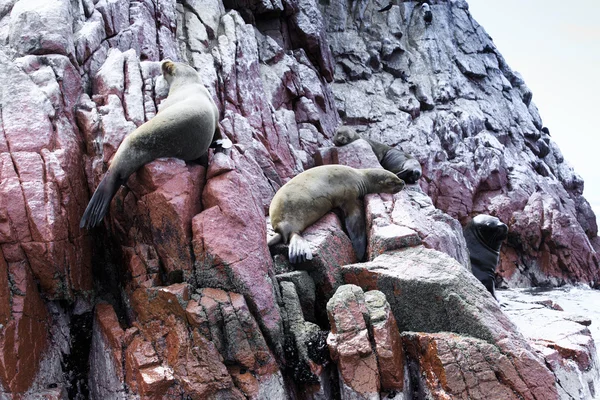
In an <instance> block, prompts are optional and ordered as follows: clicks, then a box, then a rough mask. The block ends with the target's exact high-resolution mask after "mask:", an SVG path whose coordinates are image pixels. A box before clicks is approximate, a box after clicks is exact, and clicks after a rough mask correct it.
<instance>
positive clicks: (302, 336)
mask: <svg viewBox="0 0 600 400" xmlns="http://www.w3.org/2000/svg"><path fill="white" fill-rule="evenodd" d="M279 285H280V288H281V300H282V303H283V309H285V317H284V327H285V332H286V345H285V350H286V352H285V356H286V364H287V365H286V367H287V370H288V371H289V374H290V375H291V377H292V378H293V380H294V383H295V384H296V387H297V388H298V389H297V390H298V392H299V393H300V397H301V398H304V399H315V400H316V399H322V398H323V399H326V398H331V397H332V393H331V386H330V382H329V368H328V367H327V363H328V360H319V359H315V357H313V355H312V353H311V351H313V352H314V349H315V347H316V346H317V343H315V342H316V341H318V340H319V338H320V336H321V329H320V328H319V326H318V325H316V324H314V323H312V322H308V321H305V319H304V316H303V313H302V309H301V306H300V301H301V300H300V298H299V297H298V293H297V290H296V286H295V285H294V284H293V283H292V282H286V281H281V282H280V283H279Z"/></svg>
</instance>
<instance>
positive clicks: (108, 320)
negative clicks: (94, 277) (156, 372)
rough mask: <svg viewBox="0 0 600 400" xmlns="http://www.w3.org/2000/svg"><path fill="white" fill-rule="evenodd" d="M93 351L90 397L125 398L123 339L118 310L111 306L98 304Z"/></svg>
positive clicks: (91, 357)
mask: <svg viewBox="0 0 600 400" xmlns="http://www.w3.org/2000/svg"><path fill="white" fill-rule="evenodd" d="M93 325H94V326H93V334H92V347H91V350H90V394H91V396H92V398H115V399H125V398H126V395H125V386H124V381H125V379H124V373H125V371H123V360H122V357H123V351H122V347H123V337H124V336H125V331H123V328H121V325H120V324H119V320H118V317H117V314H116V313H115V310H114V309H113V307H112V306H111V305H110V304H106V303H101V304H98V305H96V310H95V312H94V323H93Z"/></svg>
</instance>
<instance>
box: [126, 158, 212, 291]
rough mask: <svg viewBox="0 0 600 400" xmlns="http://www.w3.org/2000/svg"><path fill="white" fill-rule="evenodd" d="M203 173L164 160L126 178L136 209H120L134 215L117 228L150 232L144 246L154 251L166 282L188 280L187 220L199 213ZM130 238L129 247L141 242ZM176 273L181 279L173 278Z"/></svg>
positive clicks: (188, 222) (195, 168)
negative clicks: (129, 182)
mask: <svg viewBox="0 0 600 400" xmlns="http://www.w3.org/2000/svg"><path fill="white" fill-rule="evenodd" d="M204 172H205V169H204V167H202V166H199V165H193V164H190V165H186V164H185V163H184V162H183V161H181V160H176V159H166V160H156V161H154V162H152V163H150V164H147V165H145V166H144V167H142V168H141V169H140V171H138V173H137V174H135V176H132V177H131V178H130V181H131V187H132V193H133V195H134V196H135V197H136V198H137V199H138V200H137V202H136V208H134V209H132V210H129V209H124V210H123V211H125V212H127V211H129V212H132V213H134V215H132V216H130V217H129V218H128V221H123V223H122V224H121V225H122V226H127V225H129V224H130V223H131V222H133V223H134V226H136V225H137V226H139V228H140V230H143V231H144V232H149V233H150V235H151V236H150V241H149V243H148V244H151V245H153V247H154V248H155V249H156V253H157V255H158V257H159V260H160V261H161V263H162V264H163V266H164V268H165V270H166V273H167V279H168V280H176V279H183V280H184V281H189V280H190V279H191V278H192V254H191V239H192V228H191V220H192V218H193V216H194V215H196V214H197V213H199V212H200V211H201V210H202V205H201V203H200V198H201V193H202V189H203V186H204ZM125 201H127V199H125ZM138 216H139V217H138ZM136 217H137V218H136ZM132 220H133V221H132ZM130 221H131V222H130ZM132 236H133V237H130V239H129V240H130V241H131V243H132V244H136V243H139V242H140V241H142V240H144V239H145V238H144V236H142V237H141V238H140V237H138V235H132ZM140 239H142V240H140ZM178 274H181V275H182V277H181V278H176V276H177V275H178Z"/></svg>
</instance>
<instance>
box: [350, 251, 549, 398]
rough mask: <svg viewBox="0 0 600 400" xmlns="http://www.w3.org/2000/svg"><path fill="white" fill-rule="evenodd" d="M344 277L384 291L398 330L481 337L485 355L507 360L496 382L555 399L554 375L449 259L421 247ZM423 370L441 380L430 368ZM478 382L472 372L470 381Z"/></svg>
mask: <svg viewBox="0 0 600 400" xmlns="http://www.w3.org/2000/svg"><path fill="white" fill-rule="evenodd" d="M342 274H343V277H344V280H345V282H346V283H349V284H357V285H360V286H361V287H362V288H363V289H365V290H367V289H368V290H373V289H377V290H380V291H382V292H383V293H384V294H385V295H386V298H387V299H388V301H389V303H390V306H391V309H392V311H393V313H394V316H395V318H396V321H398V326H399V328H400V330H401V331H415V332H440V331H445V332H447V331H451V332H456V333H460V334H463V335H469V336H472V337H476V338H479V339H481V340H483V341H485V342H486V346H490V348H489V349H488V350H485V351H484V352H483V353H484V354H487V353H488V352H489V351H492V350H493V349H492V348H495V349H496V350H493V351H497V352H501V353H502V354H504V355H505V357H504V358H500V359H499V360H498V363H497V364H496V366H497V368H498V370H500V371H506V372H505V373H506V375H503V378H502V379H501V380H500V382H506V381H509V382H511V383H510V385H509V386H510V388H511V390H513V391H515V392H517V393H519V394H520V395H521V396H523V397H524V398H531V399H533V398H537V399H542V398H544V399H545V398H548V399H551V398H557V397H558V394H557V391H556V387H555V384H554V375H553V374H552V372H551V371H550V370H548V368H547V367H546V366H545V365H544V363H543V361H542V360H541V359H540V358H539V356H537V355H535V353H534V351H533V349H532V347H531V345H530V344H529V343H528V342H527V341H526V340H525V339H524V337H523V336H522V335H521V334H520V333H519V332H518V330H517V329H516V327H515V325H514V324H513V323H512V322H511V321H510V320H509V319H508V317H507V316H506V315H505V314H504V313H502V311H501V310H500V307H499V305H498V303H497V302H496V301H495V300H494V299H493V298H492V297H491V296H490V295H489V293H487V292H486V290H485V288H484V287H483V286H482V285H480V284H479V281H477V280H476V279H475V277H474V276H473V275H472V274H471V273H470V272H469V271H467V270H466V269H465V268H464V267H462V266H461V265H460V264H458V263H457V262H456V261H455V260H454V259H452V258H451V257H449V256H447V255H445V254H443V253H440V252H438V251H435V250H429V249H425V248H423V247H421V246H419V247H413V248H406V249H403V250H399V251H396V252H393V253H385V254H382V255H380V256H379V257H377V258H376V259H375V260H373V261H371V262H368V263H364V264H354V265H347V266H344V267H342ZM424 315H426V316H427V317H423V316H424ZM461 340H463V339H461ZM405 348H406V346H405ZM469 351H471V350H469ZM418 353H419V352H418V351H417V353H413V354H418ZM492 359H494V357H492ZM502 363H505V364H506V365H503V364H502ZM436 368H437V367H436ZM469 368H471V367H469ZM424 370H425V371H431V372H432V373H435V374H436V376H440V374H439V373H436V372H435V371H436V369H435V368H434V365H428V366H425V367H424ZM438 370H439V368H438ZM476 377H477V376H476V375H475V374H474V373H473V374H472V380H473V382H477V379H476ZM436 379H438V378H436ZM465 379H467V377H465ZM432 385H433V387H436V385H437V384H436V383H433V384H432ZM468 385H469V382H467V386H468ZM501 386H502V385H501ZM444 390H446V389H444ZM452 390H458V389H452ZM461 390H462V389H461ZM481 390H482V393H485V390H483V389H481ZM490 390H492V389H490ZM499 390H500V389H499ZM502 390H504V389H502ZM458 393H460V391H459V392H458ZM481 398H485V397H481ZM499 398H502V397H499Z"/></svg>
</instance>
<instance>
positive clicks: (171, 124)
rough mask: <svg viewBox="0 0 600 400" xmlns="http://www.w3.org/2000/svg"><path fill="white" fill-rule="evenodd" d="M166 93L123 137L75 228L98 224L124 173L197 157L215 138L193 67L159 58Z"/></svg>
mask: <svg viewBox="0 0 600 400" xmlns="http://www.w3.org/2000/svg"><path fill="white" fill-rule="evenodd" d="M161 69H162V73H163V77H164V78H165V80H166V81H167V82H168V83H169V94H168V96H167V98H166V99H165V100H163V102H162V103H161V104H160V107H159V111H158V113H157V114H156V115H155V116H154V118H152V119H150V120H149V121H147V122H145V123H143V124H142V125H140V126H139V127H138V128H137V129H135V130H134V131H133V132H131V133H130V134H129V135H127V136H126V137H125V139H123V141H122V142H121V144H120V145H119V148H118V149H117V152H116V153H115V155H114V157H113V159H112V162H111V164H110V167H109V168H108V171H106V174H105V175H104V177H103V178H102V181H101V182H100V184H99V185H98V187H97V188H96V191H95V192H94V194H93V196H92V198H91V199H90V202H89V203H88V206H87V208H86V210H85V212H84V214H83V217H82V218H81V223H80V227H81V228H84V227H85V228H91V227H94V226H96V225H98V224H99V223H100V221H102V218H104V216H105V215H106V213H107V212H108V208H109V205H110V202H111V200H112V198H113V197H114V195H115V193H116V192H117V190H118V189H119V187H120V186H121V185H123V184H125V182H127V179H128V178H129V176H130V175H131V174H132V173H134V172H135V171H136V170H137V169H138V168H140V167H141V166H143V165H144V164H147V163H149V162H150V161H153V160H155V159H157V158H163V157H176V158H180V159H182V160H184V161H192V160H197V159H199V158H200V157H201V156H202V155H204V154H205V153H206V152H207V150H208V147H209V146H210V145H211V142H213V140H214V139H220V138H221V135H220V132H219V127H218V121H219V110H218V108H217V106H216V104H215V103H214V101H213V99H212V96H211V95H210V93H209V92H208V90H206V88H205V87H204V85H203V84H202V81H201V79H200V76H199V75H198V73H197V72H196V70H195V69H194V68H192V67H190V66H189V65H186V64H183V63H178V62H173V61H170V60H165V61H163V63H162V65H161Z"/></svg>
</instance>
